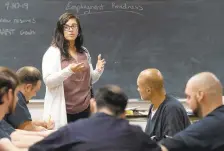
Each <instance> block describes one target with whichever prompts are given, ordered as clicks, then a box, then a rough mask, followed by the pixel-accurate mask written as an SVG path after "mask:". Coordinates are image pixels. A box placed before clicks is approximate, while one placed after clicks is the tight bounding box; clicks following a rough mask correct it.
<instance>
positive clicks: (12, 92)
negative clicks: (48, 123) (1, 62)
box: [0, 67, 50, 147]
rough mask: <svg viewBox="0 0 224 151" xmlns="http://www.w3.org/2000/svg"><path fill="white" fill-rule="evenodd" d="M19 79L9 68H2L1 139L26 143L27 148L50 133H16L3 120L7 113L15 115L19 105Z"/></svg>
mask: <svg viewBox="0 0 224 151" xmlns="http://www.w3.org/2000/svg"><path fill="white" fill-rule="evenodd" d="M18 85H19V79H18V78H17V76H16V74H15V73H13V72H12V71H10V70H9V69H7V68H4V67H0V138H8V139H11V140H12V141H14V142H15V143H16V144H18V145H21V146H22V145H23V146H24V143H26V144H27V145H26V147H27V146H30V145H32V144H33V143H35V142H37V141H39V140H41V139H43V138H44V137H46V136H47V135H49V133H50V132H48V131H46V132H26V131H21V130H19V131H15V129H14V128H13V127H12V126H11V125H9V124H8V123H6V122H5V121H4V120H3V118H4V117H5V114H7V113H10V114H11V113H13V112H14V111H15V108H16V104H17V96H16V94H17V93H18Z"/></svg>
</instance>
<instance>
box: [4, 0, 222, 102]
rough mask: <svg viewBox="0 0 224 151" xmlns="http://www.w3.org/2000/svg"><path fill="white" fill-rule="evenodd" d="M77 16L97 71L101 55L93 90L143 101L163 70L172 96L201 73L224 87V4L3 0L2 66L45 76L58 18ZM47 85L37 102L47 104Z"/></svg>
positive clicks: (210, 0) (205, 0)
mask: <svg viewBox="0 0 224 151" xmlns="http://www.w3.org/2000/svg"><path fill="white" fill-rule="evenodd" d="M66 11H68V12H72V13H74V14H77V15H78V16H79V18H80V20H81V24H82V27H83V32H84V38H85V46H86V47H87V48H88V49H89V51H90V54H91V56H92V61H93V64H94V66H95V63H96V58H97V55H98V54H99V53H101V54H102V56H103V57H104V58H105V59H106V61H107V64H106V67H105V71H104V73H103V75H102V77H101V78H100V80H99V81H98V82H97V83H96V84H94V89H96V88H98V87H100V86H102V85H105V84H118V85H120V86H121V87H122V88H123V89H124V90H125V92H127V94H128V95H129V97H130V98H139V94H138V92H137V88H136V79H137V76H138V74H139V72H140V71H142V70H143V69H146V68H158V69H159V70H160V71H161V72H162V73H163V75H164V78H165V86H166V89H167V92H168V93H171V94H173V95H175V96H177V97H184V88H185V84H186V82H187V80H188V79H189V78H190V77H191V76H192V75H193V74H195V73H198V72H201V71H211V72H214V73H215V74H216V75H217V76H218V77H219V78H220V79H221V81H222V82H224V70H223V69H222V65H224V59H223V58H224V51H223V49H224V42H223V39H224V29H223V28H224V17H223V14H224V1H223V0H126V1H123V0H117V1H110V0H79V1H77V0H70V1H67V0H1V1H0V45H1V55H0V65H1V66H7V67H10V68H12V69H14V70H16V69H18V68H20V67H22V66H26V65H31V66H35V67H37V68H38V69H40V70H41V62H42V56H43V54H44V52H45V51H46V50H47V48H48V47H49V45H50V43H51V40H52V35H53V30H54V28H55V25H56V22H57V20H58V18H59V16H60V15H61V14H62V13H64V12H66ZM44 94H45V86H44V85H43V86H42V88H41V91H40V92H39V93H38V96H37V97H36V98H37V99H43V98H44Z"/></svg>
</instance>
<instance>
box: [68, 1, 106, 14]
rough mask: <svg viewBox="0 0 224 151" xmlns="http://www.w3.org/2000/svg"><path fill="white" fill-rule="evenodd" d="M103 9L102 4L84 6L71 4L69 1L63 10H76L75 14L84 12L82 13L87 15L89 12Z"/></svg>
mask: <svg viewBox="0 0 224 151" xmlns="http://www.w3.org/2000/svg"><path fill="white" fill-rule="evenodd" d="M103 9H104V5H103V4H99V5H86V4H73V3H72V2H71V1H69V2H68V3H67V5H66V8H65V10H76V13H79V12H80V11H82V10H83V11H84V13H85V12H86V13H88V12H90V11H91V10H95V11H100V10H103Z"/></svg>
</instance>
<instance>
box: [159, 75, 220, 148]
mask: <svg viewBox="0 0 224 151" xmlns="http://www.w3.org/2000/svg"><path fill="white" fill-rule="evenodd" d="M185 93H186V96H187V103H188V105H189V107H190V108H191V109H192V111H193V112H194V113H195V115H198V116H199V117H203V119H201V120H199V121H198V122H195V123H194V124H192V125H191V126H189V127H188V128H186V129H185V130H183V131H181V132H179V133H177V134H176V135H175V136H174V137H173V138H166V139H164V140H163V141H162V142H161V143H162V145H163V146H162V149H163V150H164V151H167V150H169V151H179V150H180V151H224V128H223V127H224V122H223V121H224V105H223V104H222V95H223V87H222V84H221V83H220V81H219V80H218V78H217V77H216V76H215V75H214V74H212V73H209V72H203V73H199V74H197V75H195V76H193V77H192V78H191V79H190V80H189V81H188V83H187V85H186V89H185Z"/></svg>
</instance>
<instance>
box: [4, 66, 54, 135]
mask: <svg viewBox="0 0 224 151" xmlns="http://www.w3.org/2000/svg"><path fill="white" fill-rule="evenodd" d="M16 75H17V77H18V78H19V80H20V85H19V87H18V89H19V92H18V93H17V96H18V102H17V105H16V109H15V112H14V113H13V114H8V115H6V117H5V120H6V121H7V122H8V123H9V124H10V125H12V126H13V127H14V128H15V129H22V130H27V131H43V130H46V129H53V128H54V122H53V121H52V120H50V121H43V120H39V121H37V120H32V118H31V114H30V112H29V109H28V107H27V104H28V103H29V100H30V99H31V98H32V97H34V96H36V93H37V92H38V91H39V90H40V87H41V79H42V76H41V73H40V71H39V70H38V69H37V68H35V67H31V66H26V67H22V68H20V69H19V70H18V71H17V72H16Z"/></svg>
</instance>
